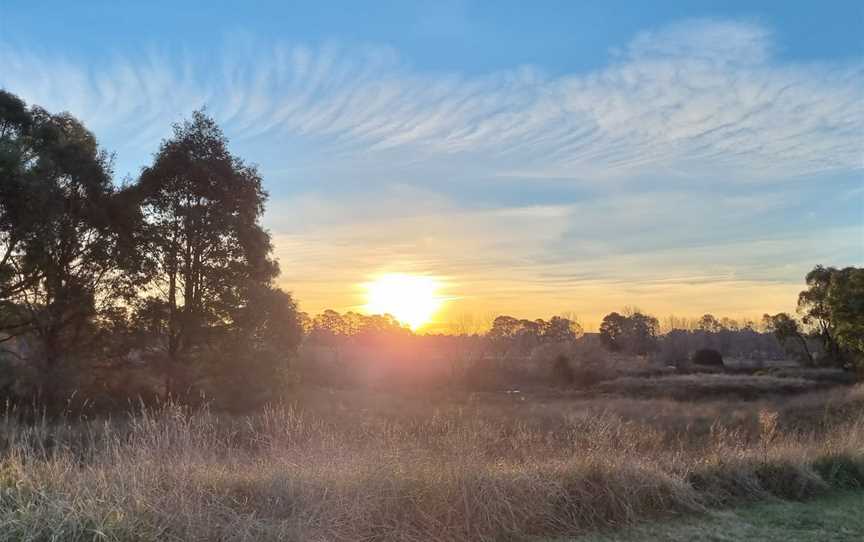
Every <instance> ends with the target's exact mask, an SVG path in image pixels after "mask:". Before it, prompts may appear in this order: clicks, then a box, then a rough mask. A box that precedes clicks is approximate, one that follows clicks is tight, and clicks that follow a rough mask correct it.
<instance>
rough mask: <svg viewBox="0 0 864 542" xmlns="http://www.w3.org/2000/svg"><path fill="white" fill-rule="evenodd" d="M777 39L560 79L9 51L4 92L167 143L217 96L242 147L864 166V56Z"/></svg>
mask: <svg viewBox="0 0 864 542" xmlns="http://www.w3.org/2000/svg"><path fill="white" fill-rule="evenodd" d="M772 40H773V37H772V35H771V33H770V31H768V30H767V29H765V28H764V27H762V26H759V25H757V24H755V23H750V22H737V21H712V20H699V21H686V22H683V23H680V24H677V25H674V26H671V27H667V28H664V29H660V30H656V31H651V32H646V33H643V34H641V35H638V36H636V37H635V38H634V39H633V41H632V42H631V43H630V44H628V45H627V46H625V47H623V48H621V49H620V50H618V51H615V52H613V54H612V55H611V57H610V62H609V64H608V65H607V67H606V68H604V69H601V70H599V71H594V72H590V73H580V74H564V75H560V76H554V77H553V76H548V75H544V74H543V73H542V71H540V70H537V69H532V68H522V69H516V70H513V71H508V72H500V73H492V74H488V75H485V76H464V75H460V74H440V73H425V72H422V71H418V70H415V69H412V68H411V67H410V65H408V64H407V63H405V62H403V61H402V60H400V58H399V57H398V55H397V54H396V53H395V52H394V51H392V50H389V49H386V48H376V47H361V48H350V49H349V48H346V47H340V46H337V45H324V46H320V47H317V48H307V47H302V46H288V45H283V44H276V45H267V44H261V43H257V42H255V41H254V40H243V39H234V40H232V41H231V42H230V43H228V44H227V45H226V48H225V50H224V51H223V52H222V53H221V54H218V55H216V57H215V58H211V59H196V60H197V61H196V62H193V61H192V60H191V58H190V56H189V55H176V54H170V55H169V54H168V53H166V52H163V53H152V54H149V55H145V56H142V57H136V58H135V59H134V60H133V59H130V58H116V59H114V60H113V61H109V62H107V63H105V64H104V65H101V66H85V65H83V64H81V63H79V62H76V61H75V60H74V59H66V58H63V57H60V56H56V55H52V54H46V53H34V52H30V51H23V50H20V49H14V48H10V47H8V46H3V47H0V65H3V66H4V69H3V71H2V73H0V85H2V86H4V87H7V88H9V89H11V90H13V91H15V92H18V93H20V94H22V95H23V96H24V97H25V98H27V99H28V100H32V101H33V102H36V103H40V104H44V105H45V106H47V107H50V108H53V109H68V110H70V111H72V112H73V113H74V114H77V115H79V116H81V117H82V118H84V119H85V120H86V121H87V122H88V123H89V124H90V125H91V126H92V127H93V128H94V129H95V130H96V131H97V132H98V133H100V134H107V136H106V135H103V138H107V139H108V140H110V142H111V143H113V144H118V143H119V145H121V146H123V145H130V146H141V145H149V146H150V147H152V146H153V145H154V142H155V141H156V140H158V138H159V137H160V136H162V135H164V134H165V132H166V125H167V124H168V123H169V122H170V121H174V120H176V119H178V118H179V117H181V116H184V115H187V114H188V112H189V111H190V110H192V109H194V108H197V107H201V106H202V105H207V106H208V107H209V108H210V110H211V111H212V112H213V114H214V115H215V116H217V118H218V119H219V120H220V121H222V122H223V123H224V124H225V125H226V128H227V129H228V132H229V134H230V135H231V136H232V137H233V138H234V139H240V140H244V139H250V138H270V139H272V138H276V140H277V141H278V140H279V139H280V138H282V139H292V140H293V139H300V140H313V141H314V142H315V143H316V144H317V145H322V146H325V147H326V148H327V149H328V151H327V152H330V153H333V152H340V153H343V154H345V153H347V154H348V155H351V154H358V155H360V154H362V155H364V156H368V155H370V154H371V155H376V156H380V157H381V158H382V159H387V160H395V161H402V162H404V161H406V160H409V158H408V157H409V156H410V160H412V161H418V160H419V161H421V162H422V161H440V160H451V161H461V160H464V161H472V162H473V163H475V164H476V163H478V162H479V163H482V164H483V166H482V167H483V169H484V171H485V172H486V173H487V174H488V175H509V176H519V177H561V178H572V179H579V180H583V181H584V180H596V179H606V178H634V177H637V176H639V175H644V174H663V175H674V176H678V177H711V178H715V177H719V176H721V175H722V176H725V177H728V178H729V180H730V181H734V180H741V181H758V180H778V179H783V178H788V177H789V176H799V175H807V174H815V173H822V172H828V171H849V170H854V169H860V168H861V167H862V158H861V154H862V142H861V134H862V133H864V63H862V62H852V63H845V64H831V63H808V64H795V63H784V62H781V61H779V60H777V59H776V57H775V56H774V53H773V50H774V43H773V41H772ZM481 159H482V160H481Z"/></svg>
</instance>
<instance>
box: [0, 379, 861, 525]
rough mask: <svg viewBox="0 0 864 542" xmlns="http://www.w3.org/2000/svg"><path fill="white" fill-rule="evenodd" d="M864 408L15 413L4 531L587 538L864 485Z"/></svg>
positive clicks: (552, 404) (1, 481)
mask: <svg viewBox="0 0 864 542" xmlns="http://www.w3.org/2000/svg"><path fill="white" fill-rule="evenodd" d="M862 406H864V387H860V386H859V387H854V388H842V389H836V390H832V391H829V392H820V393H817V394H809V395H807V396H806V397H796V398H782V399H781V398H775V399H772V400H765V401H754V402H740V401H708V402H705V401H702V402H699V403H686V402H681V401H672V400H648V399H639V398H604V397H593V398H592V397H583V396H579V395H573V394H568V393H557V392H552V391H550V392H548V393H546V394H536V395H527V394H526V395H523V394H491V393H490V394H471V393H448V394H409V393H403V394H386V393H381V392H376V393H372V392H361V391H335V390H328V389H308V388H306V389H303V390H298V392H297V394H296V396H295V398H294V400H293V401H292V402H291V403H290V404H286V405H283V406H278V407H273V408H270V409H268V410H266V411H265V412H263V413H260V414H255V415H250V416H227V415H218V414H215V413H211V412H208V411H206V410H204V411H195V412H190V411H187V410H185V409H183V408H180V407H178V406H175V405H165V406H163V407H162V408H159V409H156V410H151V411H146V412H143V413H139V414H137V415H134V416H132V417H128V418H115V419H112V420H106V419H91V420H76V421H71V420H67V421H65V422H63V423H59V424H52V423H48V422H42V423H36V424H22V423H19V422H18V421H16V419H15V417H14V416H13V415H7V416H6V417H5V419H3V420H2V425H0V435H2V437H3V438H2V442H0V445H2V451H3V460H2V465H0V540H8V541H12V540H15V541H28V540H29V541H42V540H70V541H78V540H80V541H84V540H116V541H126V540H154V541H155V540H169V541H170V540H176V541H179V540H200V541H205V540H231V541H234V540H237V541H240V540H244V541H247V540H274V541H275V540H346V541H347V540H370V541H372V540H408V541H410V540H417V541H419V540H453V541H462V540H501V539H526V538H534V539H537V538H538V537H540V538H541V539H542V538H550V537H552V538H554V537H565V536H571V537H572V536H578V535H583V534H586V533H590V532H592V531H597V530H600V529H609V528H621V527H625V526H628V525H634V524H637V523H639V522H642V521H647V520H656V519H662V518H664V517H672V516H679V517H680V516H688V515H700V514H705V513H706V512H713V511H717V510H723V509H727V508H732V507H736V506H741V505H742V504H743V503H750V502H758V501H770V500H774V499H778V498H780V499H787V500H790V499H791V500H801V501H803V500H807V499H811V498H817V497H823V496H827V495H830V494H831V493H832V492H833V491H836V490H840V489H852V488H860V487H864V409H862ZM802 409H803V410H806V411H808V412H812V413H813V417H812V419H811V418H806V417H801V416H798V415H796V416H789V415H788V413H789V412H795V411H800V410H802ZM802 420H803V421H802ZM710 517H712V518H713V517H715V516H713V515H712V516H710ZM723 517H724V516H722V515H720V516H716V518H717V520H718V521H719V520H721V519H722V518H723Z"/></svg>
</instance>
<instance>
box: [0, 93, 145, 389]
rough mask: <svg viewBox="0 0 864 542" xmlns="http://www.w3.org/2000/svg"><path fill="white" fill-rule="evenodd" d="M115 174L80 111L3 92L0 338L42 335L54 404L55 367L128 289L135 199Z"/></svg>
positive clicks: (76, 350) (45, 384)
mask: <svg viewBox="0 0 864 542" xmlns="http://www.w3.org/2000/svg"><path fill="white" fill-rule="evenodd" d="M111 176H112V171H111V160H110V156H109V155H108V154H107V153H106V152H105V151H103V150H101V149H100V148H99V146H98V144H97V142H96V138H95V137H94V136H93V134H92V133H91V132H90V131H88V130H87V129H86V128H85V127H84V125H83V124H82V123H81V122H80V121H78V120H77V119H76V118H74V117H72V116H71V115H69V114H68V113H61V114H51V113H48V112H47V111H45V110H44V109H41V108H39V107H31V108H27V107H26V106H25V104H24V102H23V101H22V100H20V99H18V98H17V97H15V96H13V95H11V94H9V93H6V92H3V93H0V302H2V303H3V315H2V317H0V331H2V332H3V336H2V337H0V339H5V340H8V339H9V338H11V337H15V336H21V335H26V336H28V337H29V338H31V339H34V340H35V342H36V343H37V344H38V352H37V354H36V356H35V360H30V361H36V362H37V365H38V366H39V368H40V369H41V379H40V383H39V387H40V388H41V390H42V394H43V396H44V397H45V399H46V400H47V401H49V402H50V401H51V400H53V398H54V392H55V391H56V390H57V384H58V379H59V377H58V375H57V373H58V369H60V368H63V367H66V366H67V365H68V364H69V362H70V361H71V360H73V359H74V358H75V356H76V355H77V354H80V353H81V349H82V347H84V346H89V344H88V343H89V342H91V341H92V340H93V339H94V337H95V336H96V335H95V333H94V331H95V328H96V327H97V323H98V318H99V317H100V316H101V315H107V314H109V313H110V312H112V310H113V308H114V306H115V305H116V303H117V301H118V299H119V298H120V297H121V296H122V295H124V294H126V293H129V291H130V290H129V289H128V288H125V286H128V285H129V280H130V276H134V273H133V274H128V273H124V272H123V270H124V268H126V267H131V262H132V261H133V260H134V258H133V254H134V250H132V243H131V242H130V239H129V237H128V235H127V233H129V232H130V231H132V230H134V227H132V226H131V223H132V222H133V221H134V217H135V212H134V205H132V203H133V202H132V199H131V198H129V197H128V193H127V192H125V191H123V190H118V189H117V188H116V187H115V186H114V184H113V182H112V179H111Z"/></svg>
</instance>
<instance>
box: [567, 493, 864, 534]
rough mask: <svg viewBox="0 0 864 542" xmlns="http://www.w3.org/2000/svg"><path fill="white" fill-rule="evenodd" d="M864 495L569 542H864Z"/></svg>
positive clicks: (715, 515)
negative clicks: (696, 541) (759, 541)
mask: <svg viewBox="0 0 864 542" xmlns="http://www.w3.org/2000/svg"><path fill="white" fill-rule="evenodd" d="M862 511H864V492H855V493H845V494H840V495H835V496H832V497H825V498H821V499H818V500H815V501H811V502H807V503H800V502H778V503H770V504H754V505H752V506H749V507H743V508H737V509H734V510H726V511H722V512H712V513H710V514H708V515H707V516H703V517H693V518H687V519H679V520H671V521H663V522H652V523H646V524H642V525H639V526H637V527H632V528H630V529H625V530H622V531H620V532H615V533H606V534H601V535H592V536H584V537H579V538H575V539H570V540H571V541H572V542H613V541H614V542H636V541H640V542H642V541H645V542H652V541H653V542H660V541H664V542H685V541H691V540H701V541H706V542H733V541H735V542H737V541H740V540H761V541H764V542H775V541H776V542H812V541H817V540H818V541H820V542H841V541H843V542H845V541H849V542H852V541H856V542H857V541H860V540H864V514H862Z"/></svg>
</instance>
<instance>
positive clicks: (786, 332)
mask: <svg viewBox="0 0 864 542" xmlns="http://www.w3.org/2000/svg"><path fill="white" fill-rule="evenodd" d="M762 322H763V324H764V326H765V329H766V331H768V332H769V333H773V334H774V337H776V338H777V342H779V343H780V344H781V345H783V344H785V343H786V342H787V341H789V340H794V341H797V342H798V344H800V345H801V350H802V351H803V353H804V356H805V357H806V359H807V363H808V365H813V355H812V354H811V353H810V348H809V347H808V346H807V339H806V338H805V337H804V333H803V332H802V330H801V325H800V324H799V323H798V320H796V319H794V318H792V317H791V316H789V315H788V314H786V313H785V312H780V313H777V314H775V315H773V316H772V315H770V314H766V315H765V316H763V317H762Z"/></svg>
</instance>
